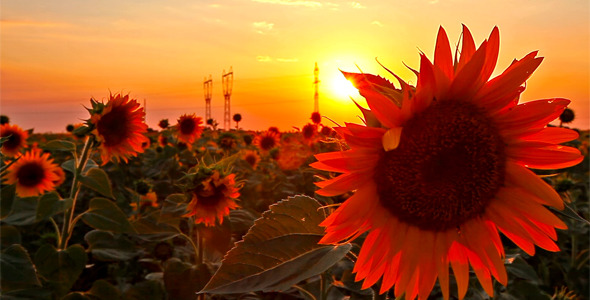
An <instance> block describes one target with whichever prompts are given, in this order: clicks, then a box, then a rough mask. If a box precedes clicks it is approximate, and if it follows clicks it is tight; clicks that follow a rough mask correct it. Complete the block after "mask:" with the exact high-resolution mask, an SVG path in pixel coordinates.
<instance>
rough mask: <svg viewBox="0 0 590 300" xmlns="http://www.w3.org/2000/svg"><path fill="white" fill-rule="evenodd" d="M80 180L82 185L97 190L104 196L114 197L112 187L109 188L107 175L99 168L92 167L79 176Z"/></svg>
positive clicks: (109, 183)
mask: <svg viewBox="0 0 590 300" xmlns="http://www.w3.org/2000/svg"><path fill="white" fill-rule="evenodd" d="M80 182H81V183H82V184H83V185H84V186H86V187H88V188H91V189H93V190H94V191H96V192H99V193H100V194H101V195H103V196H105V197H109V198H115V196H113V189H112V188H111V181H110V180H109V176H108V175H107V173H106V172H105V171H103V170H102V169H100V168H92V169H90V170H88V172H87V173H86V174H85V175H84V176H82V177H80Z"/></svg>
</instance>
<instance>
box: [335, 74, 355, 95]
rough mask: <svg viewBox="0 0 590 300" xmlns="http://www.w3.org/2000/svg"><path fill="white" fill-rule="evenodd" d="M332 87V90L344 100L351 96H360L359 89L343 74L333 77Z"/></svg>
mask: <svg viewBox="0 0 590 300" xmlns="http://www.w3.org/2000/svg"><path fill="white" fill-rule="evenodd" d="M330 87H331V89H332V92H333V93H334V94H335V95H336V96H338V98H339V99H341V100H342V101H348V100H350V97H353V98H356V97H359V96H360V95H359V93H358V90H357V89H356V88H355V87H354V86H353V85H352V83H350V81H348V80H346V78H344V76H343V75H342V74H337V75H336V76H334V77H332V80H331V82H330Z"/></svg>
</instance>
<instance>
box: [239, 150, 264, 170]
mask: <svg viewBox="0 0 590 300" xmlns="http://www.w3.org/2000/svg"><path fill="white" fill-rule="evenodd" d="M242 159H243V160H244V161H246V162H247V163H248V164H249V165H250V167H252V169H253V170H256V167H257V166H258V163H259V162H260V155H258V152H256V151H255V150H243V151H242Z"/></svg>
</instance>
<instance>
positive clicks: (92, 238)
mask: <svg viewBox="0 0 590 300" xmlns="http://www.w3.org/2000/svg"><path fill="white" fill-rule="evenodd" d="M84 240H86V242H87V243H88V250H89V251H90V252H92V256H93V257H94V258H96V259H99V260H103V261H125V260H128V259H132V258H134V257H136V256H138V255H140V254H141V252H140V249H139V248H137V247H135V244H134V243H133V242H131V241H130V240H129V239H128V238H126V237H125V236H123V235H121V234H113V233H112V232H108V231H101V230H92V231H90V232H88V233H87V234H86V235H85V236H84Z"/></svg>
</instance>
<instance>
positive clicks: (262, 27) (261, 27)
mask: <svg viewBox="0 0 590 300" xmlns="http://www.w3.org/2000/svg"><path fill="white" fill-rule="evenodd" d="M252 26H253V27H254V30H256V32H257V33H260V34H265V33H267V32H269V31H271V30H272V28H273V27H274V26H275V24H273V23H268V22H266V21H262V22H254V23H252Z"/></svg>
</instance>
